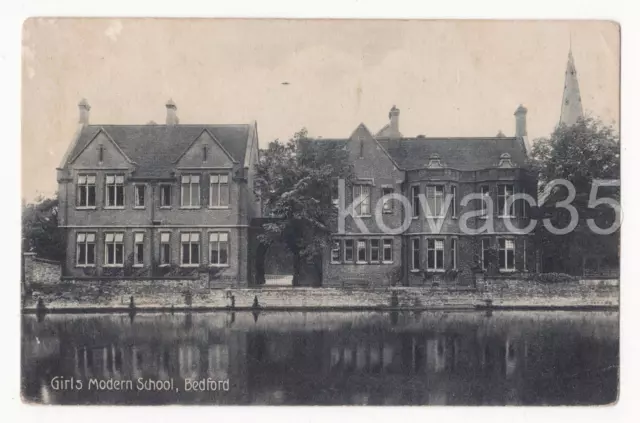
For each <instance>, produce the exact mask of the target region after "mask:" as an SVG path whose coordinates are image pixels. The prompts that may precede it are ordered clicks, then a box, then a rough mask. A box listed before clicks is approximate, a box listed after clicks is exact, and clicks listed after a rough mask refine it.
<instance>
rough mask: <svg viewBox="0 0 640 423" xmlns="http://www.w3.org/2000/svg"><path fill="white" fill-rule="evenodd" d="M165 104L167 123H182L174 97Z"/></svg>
mask: <svg viewBox="0 0 640 423" xmlns="http://www.w3.org/2000/svg"><path fill="white" fill-rule="evenodd" d="M165 106H166V108H167V125H177V124H178V123H180V119H178V115H177V113H176V111H177V110H178V107H177V106H176V103H174V102H173V100H172V99H169V101H167V104H165Z"/></svg>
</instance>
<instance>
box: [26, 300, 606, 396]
mask: <svg viewBox="0 0 640 423" xmlns="http://www.w3.org/2000/svg"><path fill="white" fill-rule="evenodd" d="M22 331H23V332H22V396H23V398H24V400H25V401H29V402H37V403H50V404H271V405H277V404H289V405H297V404H318V405H323V404H326V405H337V404H362V405H363V404H370V405H406V404H413V405H422V404H424V405H428V404H434V405H503V404H513V405H516V404H523V405H542V404H552V405H566V404H607V403H611V402H613V401H615V400H616V398H617V392H618V391H617V390H618V362H619V349H618V345H619V328H618V313H617V312H595V311H589V312H574V311H541V312H532V311H527V312H519V311H500V312H493V313H489V312H487V313H485V312H418V313H416V312H290V313H288V312H264V311H263V312H260V313H251V312H234V313H232V312H214V313H186V314H185V313H176V314H168V313H167V314H160V313H158V314H147V313H140V314H137V315H135V316H130V315H127V314H87V315H82V314H53V315H46V316H40V317H37V316H35V315H25V316H23V318H22Z"/></svg>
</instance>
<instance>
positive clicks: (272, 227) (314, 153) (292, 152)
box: [255, 129, 353, 286]
mask: <svg viewBox="0 0 640 423" xmlns="http://www.w3.org/2000/svg"><path fill="white" fill-rule="evenodd" d="M260 154H261V157H260V162H259V163H258V165H257V171H256V182H255V188H256V190H257V192H258V195H260V197H261V198H262V201H263V206H264V208H265V215H267V216H271V217H274V219H273V220H272V221H270V222H268V223H265V224H263V229H264V234H263V235H261V236H260V241H261V242H263V243H265V244H270V243H273V242H274V241H276V240H278V241H281V242H283V243H284V244H285V245H286V246H287V248H288V249H289V250H290V251H291V253H292V255H293V285H294V286H297V285H300V276H301V271H302V267H303V265H304V264H305V263H309V264H315V265H316V266H317V265H318V263H319V262H320V261H319V259H320V257H321V256H322V252H323V251H324V249H325V248H326V247H327V246H328V245H329V242H330V235H331V233H332V230H333V229H334V228H335V226H336V224H337V218H338V210H337V208H336V207H335V206H334V205H333V203H332V198H337V184H336V183H334V182H336V181H337V180H338V179H339V178H343V179H345V180H346V181H347V183H349V182H350V181H351V180H352V178H353V168H352V165H351V163H350V161H349V153H348V151H347V150H346V149H345V148H344V144H342V143H339V142H335V141H321V140H312V139H309V138H308V134H307V130H306V129H302V130H300V131H299V132H297V133H296V134H295V135H294V136H293V138H291V139H290V140H289V141H288V142H287V143H282V142H280V141H278V140H275V141H273V142H271V143H270V144H269V146H268V147H267V149H266V150H262V151H261V153H260Z"/></svg>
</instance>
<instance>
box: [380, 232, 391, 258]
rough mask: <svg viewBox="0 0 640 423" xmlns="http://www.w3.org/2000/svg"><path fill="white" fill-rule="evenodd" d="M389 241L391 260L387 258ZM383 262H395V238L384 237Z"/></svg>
mask: <svg viewBox="0 0 640 423" xmlns="http://www.w3.org/2000/svg"><path fill="white" fill-rule="evenodd" d="M387 243H388V246H389V252H390V254H389V255H390V256H391V259H390V260H386V259H385V252H386V250H387ZM381 259H382V264H393V238H382V256H381Z"/></svg>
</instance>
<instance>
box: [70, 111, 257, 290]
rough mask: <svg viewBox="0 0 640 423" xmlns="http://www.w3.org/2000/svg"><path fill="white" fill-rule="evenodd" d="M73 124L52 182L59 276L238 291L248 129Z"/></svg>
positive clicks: (252, 139) (242, 274)
mask: <svg viewBox="0 0 640 423" xmlns="http://www.w3.org/2000/svg"><path fill="white" fill-rule="evenodd" d="M78 107H79V123H78V129H77V132H76V135H75V137H74V140H73V142H72V143H71V145H70V146H69V149H68V151H67V153H66V154H65V156H64V158H63V160H62V163H61V165H60V167H59V168H58V170H57V172H58V174H57V179H58V184H59V188H58V197H59V200H60V210H59V224H60V226H61V227H62V228H64V229H65V231H66V237H67V259H66V262H65V263H64V266H63V267H64V268H63V276H73V277H101V276H102V277H104V276H116V277H118V276H141V277H142V276H144V277H149V276H173V275H176V276H178V275H186V274H189V273H194V272H196V271H203V270H207V271H210V272H212V271H213V272H215V273H216V274H217V275H218V276H219V279H226V280H228V281H233V283H234V284H237V285H238V286H243V285H246V283H247V280H248V279H249V277H250V276H249V272H250V269H249V266H248V248H247V245H248V241H247V239H248V228H249V224H250V221H251V219H252V218H254V217H259V216H260V205H259V203H258V200H257V198H256V197H255V196H254V193H253V189H252V186H253V178H254V172H253V168H254V167H253V164H254V163H255V162H256V161H257V160H258V157H259V152H258V134H257V126H256V123H255V122H253V123H250V124H240V125H209V124H204V125H184V124H178V122H179V121H178V117H177V114H176V111H177V108H176V105H175V104H174V103H173V102H172V101H171V100H170V101H169V102H167V104H166V110H167V117H166V124H164V125H158V124H155V123H150V124H147V125H94V124H89V110H90V106H89V104H88V103H87V102H86V101H85V100H83V101H81V102H80V103H79V105H78Z"/></svg>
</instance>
